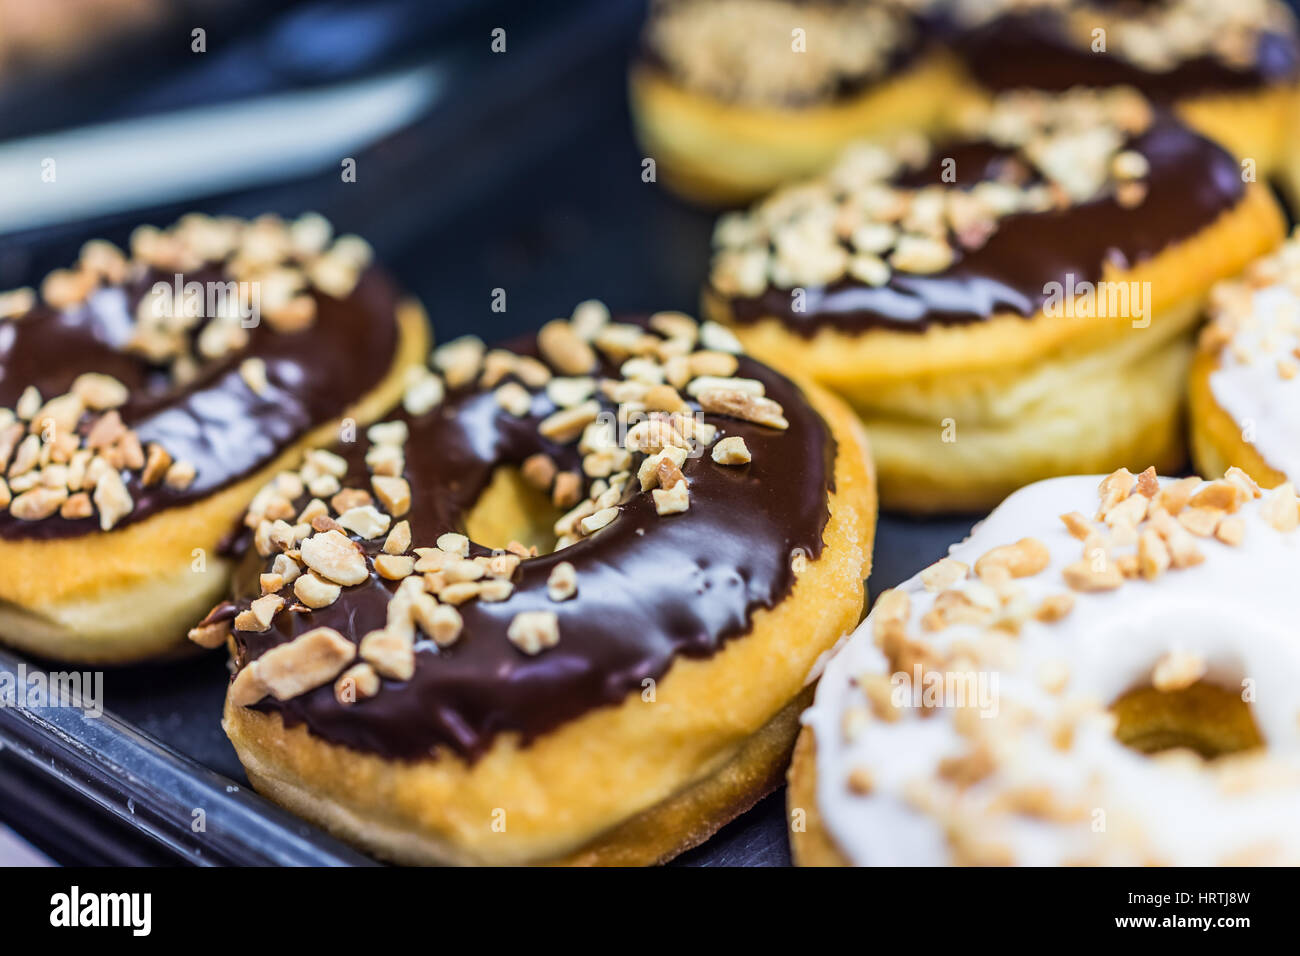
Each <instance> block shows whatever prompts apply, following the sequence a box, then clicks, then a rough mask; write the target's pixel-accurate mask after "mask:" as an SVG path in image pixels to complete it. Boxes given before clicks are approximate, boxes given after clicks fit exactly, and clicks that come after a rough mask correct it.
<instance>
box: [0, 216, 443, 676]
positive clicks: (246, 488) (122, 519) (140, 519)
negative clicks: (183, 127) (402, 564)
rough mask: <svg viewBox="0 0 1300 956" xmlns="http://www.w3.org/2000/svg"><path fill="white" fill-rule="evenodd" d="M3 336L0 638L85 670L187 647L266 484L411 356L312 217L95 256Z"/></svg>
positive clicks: (422, 337) (366, 281) (375, 283)
mask: <svg viewBox="0 0 1300 956" xmlns="http://www.w3.org/2000/svg"><path fill="white" fill-rule="evenodd" d="M0 316H3V317H2V318H0V425H3V430H2V431H0V466H3V467H4V469H5V471H4V478H3V479H0V500H2V502H3V504H4V506H5V507H4V510H3V512H0V559H2V561H3V565H4V567H5V569H6V573H5V574H4V575H3V581H2V582H0V637H3V639H5V640H6V641H8V642H10V643H13V644H15V645H17V646H19V647H22V648H24V649H26V650H29V651H31V652H33V653H36V654H40V655H42V656H47V657H56V658H62V659H69V660H85V661H97V662H98V661H102V662H118V661H127V660H132V659H138V658H142V657H147V656H151V655H154V654H158V653H162V652H165V651H167V650H168V649H169V648H175V647H184V646H185V645H184V634H185V629H186V627H187V626H188V625H189V624H191V623H192V622H193V618H194V614H195V611H196V609H201V608H203V607H205V606H208V605H209V604H210V603H211V601H212V600H213V598H214V597H215V596H217V595H219V594H221V593H222V592H223V591H224V590H225V589H226V587H227V582H228V575H229V562H228V561H227V560H225V559H223V558H222V557H221V556H220V555H219V554H218V553H217V552H218V547H217V546H218V544H219V542H220V540H221V539H222V538H223V537H224V536H225V535H226V534H227V533H228V532H229V531H230V530H231V528H232V527H234V526H235V525H236V524H237V522H238V518H239V516H240V514H242V512H243V510H244V509H245V508H246V507H247V504H248V501H249V499H250V498H251V497H252V493H253V491H254V490H255V489H256V488H257V487H258V486H260V484H262V483H263V482H264V481H265V477H264V474H263V473H264V472H265V471H266V470H267V469H268V468H272V467H274V466H277V465H281V466H282V465H283V463H287V462H291V461H293V460H295V459H296V458H297V456H298V455H300V454H301V452H302V449H303V448H304V447H306V446H307V445H309V444H311V443H315V442H320V441H323V440H328V439H329V438H330V437H332V436H333V434H334V433H335V429H336V428H337V427H338V422H339V421H340V420H341V419H343V418H344V417H348V416H352V417H355V418H358V419H360V420H361V421H363V422H364V421H368V420H370V419H371V418H373V416H374V415H375V414H376V413H377V412H378V411H379V410H381V409H382V408H384V407H386V406H387V405H388V404H389V403H390V402H391V401H392V400H393V399H394V397H395V396H396V395H397V394H400V390H401V387H402V375H401V372H402V371H403V369H404V367H405V366H407V365H410V364H411V363H412V362H417V361H418V360H419V356H420V355H421V354H422V353H423V351H424V349H425V347H426V346H425V342H426V341H427V335H426V332H425V327H424V320H423V317H422V314H421V312H420V310H419V308H418V306H416V305H414V304H412V303H409V302H405V303H404V302H402V301H400V299H399V296H398V293H397V291H396V289H395V287H394V286H393V284H392V282H391V281H390V280H389V279H388V277H387V276H385V275H384V273H383V272H382V271H381V270H380V269H379V268H378V267H376V266H374V265H372V264H371V263H370V252H369V248H368V247H367V246H366V245H365V243H364V242H362V241H361V240H360V239H357V238H356V237H346V236H344V237H340V238H338V239H337V240H333V241H332V242H331V230H330V227H329V224H328V223H327V222H325V220H323V219H321V218H320V217H319V216H305V217H303V218H302V219H299V220H298V221H296V222H295V223H292V224H286V223H284V222H282V221H280V220H279V219H275V218H272V217H264V218H262V219H259V220H256V221H254V222H251V223H244V222H240V221H237V220H228V219H210V218H208V217H202V216H197V215H196V216H188V217H186V218H185V219H183V220H181V222H180V223H178V224H177V225H176V226H175V227H173V228H172V229H170V230H168V231H165V232H164V231H160V230H157V229H153V228H151V227H142V228H141V229H139V230H137V231H136V233H135V234H134V235H133V237H132V255H131V257H130V258H129V259H128V258H127V256H126V255H125V254H123V253H121V252H119V251H118V250H117V249H116V248H115V247H114V246H112V245H111V244H109V243H106V242H102V241H95V242H91V243H88V244H87V245H86V246H85V248H84V249H83V252H82V256H81V259H80V261H79V262H78V263H77V265H76V266H75V267H74V268H73V269H70V270H60V271H57V272H55V273H52V274H51V275H50V276H49V277H47V279H46V280H45V282H44V284H43V286H42V289H41V294H40V296H39V297H38V296H37V295H36V294H35V293H34V292H32V291H31V290H18V291H17V292H12V293H7V294H5V295H4V296H0Z"/></svg>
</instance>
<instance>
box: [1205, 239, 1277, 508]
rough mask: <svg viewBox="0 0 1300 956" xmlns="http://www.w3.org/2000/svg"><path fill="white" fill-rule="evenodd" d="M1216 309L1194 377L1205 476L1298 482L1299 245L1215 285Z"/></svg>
mask: <svg viewBox="0 0 1300 956" xmlns="http://www.w3.org/2000/svg"><path fill="white" fill-rule="evenodd" d="M1211 310H1212V321H1211V323H1210V324H1209V325H1208V326H1207V327H1206V329H1205V331H1204V332H1203V333H1202V335H1201V343H1200V350H1199V354H1198V356H1197V359H1196V363H1195V365H1194V367H1193V372H1192V377H1191V407H1192V447H1193V451H1194V453H1195V456H1196V461H1197V466H1198V468H1199V470H1200V471H1201V473H1202V474H1222V472H1223V470H1224V468H1226V467H1227V466H1229V465H1236V466H1238V467H1240V468H1243V469H1245V470H1246V471H1247V472H1249V473H1250V474H1251V476H1252V477H1253V478H1255V479H1256V480H1257V481H1259V482H1260V483H1261V484H1263V485H1266V486H1272V485H1275V484H1277V483H1279V482H1281V481H1283V480H1285V479H1286V478H1287V477H1290V478H1291V479H1293V480H1300V239H1297V238H1292V239H1291V240H1290V241H1288V242H1287V243H1286V244H1285V245H1283V246H1282V248H1281V249H1280V250H1278V251H1277V252H1276V253H1275V254H1273V255H1271V256H1268V257H1266V258H1263V259H1260V260H1258V261H1256V262H1255V263H1253V264H1252V265H1251V267H1250V268H1249V269H1247V270H1246V272H1245V274H1244V275H1243V276H1242V277H1241V278H1240V279H1234V280H1231V281H1228V282H1222V283H1220V284H1219V285H1218V286H1216V287H1215V289H1214V293H1213V297H1212V305H1211Z"/></svg>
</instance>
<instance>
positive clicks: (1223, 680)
mask: <svg viewBox="0 0 1300 956" xmlns="http://www.w3.org/2000/svg"><path fill="white" fill-rule="evenodd" d="M1100 481H1101V478H1100V477H1075V478H1058V479H1054V480H1051V481H1044V482H1039V483H1037V484H1034V485H1030V486H1028V487H1026V488H1024V489H1022V490H1021V491H1018V492H1017V493H1015V494H1014V495H1012V496H1011V497H1010V498H1008V499H1007V500H1006V501H1005V502H1004V503H1003V504H1002V505H1001V506H1000V507H999V508H998V509H997V510H996V511H994V512H993V513H992V514H991V515H990V516H989V517H988V518H987V519H986V520H985V521H984V522H982V523H981V524H979V525H977V526H976V527H975V528H974V529H973V531H972V534H971V536H970V537H969V538H967V539H966V540H965V541H964V542H962V543H960V544H957V545H955V546H953V547H952V549H951V551H950V554H951V557H953V558H955V559H956V560H959V561H962V562H964V563H966V564H968V565H970V566H972V567H973V566H974V563H975V561H976V559H978V558H979V557H980V556H981V555H983V554H984V553H985V552H987V551H988V550H989V549H991V548H993V547H996V546H999V545H1005V544H1010V543H1013V542H1016V541H1018V540H1020V539H1021V538H1022V537H1027V536H1028V537H1035V538H1037V539H1039V540H1040V541H1041V542H1042V543H1043V544H1044V545H1046V546H1047V548H1048V549H1049V551H1050V553H1051V564H1050V566H1049V567H1048V568H1047V569H1046V570H1044V571H1042V572H1040V573H1039V574H1037V575H1033V576H1030V577H1026V578H1021V579H1018V580H1017V581H1016V582H1015V583H1016V584H1019V585H1022V586H1023V588H1024V591H1025V594H1026V595H1027V597H1028V598H1029V600H1030V602H1031V604H1032V605H1033V606H1037V604H1038V602H1039V601H1041V600H1042V599H1043V598H1045V597H1047V596H1049V595H1054V594H1061V593H1063V592H1066V591H1068V588H1067V587H1066V586H1065V584H1064V582H1063V580H1062V575H1061V570H1062V568H1064V567H1065V566H1066V565H1068V564H1072V563H1074V562H1077V561H1078V560H1079V559H1080V557H1081V554H1082V545H1081V543H1080V542H1079V541H1078V540H1077V539H1075V538H1073V537H1071V536H1070V534H1069V533H1068V531H1067V530H1066V528H1065V526H1064V524H1063V523H1062V522H1061V521H1060V520H1059V517H1058V516H1059V515H1061V514H1063V513H1065V512H1069V511H1080V512H1082V513H1083V514H1084V515H1086V516H1087V517H1089V518H1091V516H1092V514H1093V512H1094V511H1095V509H1096V508H1097V503H1098V496H1097V486H1098V484H1099V482H1100ZM1259 510H1260V502H1259V501H1252V502H1248V503H1247V504H1246V505H1244V506H1243V507H1242V509H1241V510H1240V511H1239V512H1238V517H1241V518H1242V519H1243V520H1244V522H1245V526H1246V531H1245V538H1244V541H1243V543H1242V544H1241V545H1239V546H1236V547H1232V546H1229V545H1226V544H1223V543H1221V542H1220V541H1218V540H1215V539H1213V538H1210V539H1206V538H1196V539H1195V540H1196V542H1197V544H1198V546H1199V547H1200V549H1201V551H1202V552H1203V553H1204V554H1205V561H1204V563H1202V564H1200V565H1196V566H1193V567H1189V568H1184V569H1177V570H1175V569H1171V570H1169V571H1167V572H1166V573H1165V574H1163V575H1162V576H1160V577H1159V578H1158V579H1156V580H1155V581H1145V580H1139V579H1135V580H1129V581H1126V582H1125V583H1124V585H1123V586H1122V587H1120V588H1119V589H1118V590H1115V591H1109V592H1095V593H1082V594H1077V595H1076V604H1075V606H1074V609H1073V610H1072V611H1071V612H1070V613H1069V614H1068V615H1066V616H1065V617H1064V618H1063V619H1061V620H1059V621H1056V622H1053V623H1043V622H1040V621H1037V620H1034V619H1030V620H1029V621H1027V622H1026V623H1025V624H1024V626H1023V629H1022V631H1021V633H1020V635H1019V636H1018V637H1008V638H1006V639H1005V642H1004V643H1005V646H1006V647H1007V648H1008V651H1007V658H1006V659H1005V660H1004V661H1003V662H1002V663H1001V665H1000V666H999V667H997V668H996V673H997V677H996V680H997V691H998V693H997V695H996V703H997V709H998V717H996V718H993V722H994V723H997V724H998V725H999V727H998V732H997V733H996V734H994V739H996V740H998V741H1000V742H1002V743H1003V744H1004V745H1005V746H1001V747H1000V749H999V757H1000V760H999V762H998V766H997V769H996V770H995V771H994V772H993V774H992V775H991V776H990V777H987V778H986V779H984V780H981V781H980V782H979V783H976V784H975V785H973V786H971V787H969V788H968V789H967V790H965V791H960V790H958V789H956V788H955V787H953V786H951V784H949V783H947V782H945V781H943V780H942V779H940V776H939V774H938V765H939V762H940V761H941V760H942V759H943V758H945V757H951V756H957V755H960V754H962V753H965V752H967V749H968V748H967V745H966V741H965V740H964V738H962V737H961V736H960V735H959V734H958V733H957V730H956V728H955V727H954V724H953V717H954V713H955V709H953V708H940V709H937V710H935V711H932V715H931V716H929V717H927V718H925V719H921V718H920V717H919V716H918V714H917V712H916V711H914V710H911V711H909V710H906V709H905V711H904V714H903V716H902V718H901V719H900V720H898V721H897V722H892V723H890V722H885V721H882V720H879V719H872V720H871V721H870V722H869V723H867V725H866V727H865V729H863V730H862V731H861V732H860V733H859V734H857V735H856V737H854V739H853V740H852V741H849V740H848V739H847V735H846V734H845V732H844V730H843V715H844V713H845V711H846V710H847V709H849V708H853V709H855V710H858V709H865V698H864V696H863V694H862V692H861V690H860V689H859V687H858V686H857V685H855V684H854V683H853V682H852V681H851V678H852V677H853V675H857V674H863V673H875V674H884V673H886V672H887V670H888V663H887V661H886V659H885V657H884V655H882V654H881V652H880V651H879V650H878V649H877V647H876V646H875V644H874V642H873V639H872V623H873V619H874V618H875V616H876V613H877V612H876V611H873V613H872V615H871V616H870V617H868V618H867V620H866V621H865V622H864V623H863V625H862V626H861V627H860V628H859V629H858V630H857V631H856V632H854V634H853V635H852V636H851V637H850V638H849V640H848V641H847V642H846V643H845V645H844V646H843V647H842V648H841V650H840V652H839V654H838V655H837V656H836V657H835V658H834V659H833V660H832V661H831V662H830V664H829V665H828V666H827V668H826V671H825V673H824V675H823V676H822V679H821V684H820V686H819V688H818V691H817V696H816V700H815V703H814V704H813V706H812V707H811V708H810V709H809V710H808V712H807V713H806V714H805V715H804V722H805V723H806V724H807V725H809V726H811V727H812V728H813V730H814V732H815V734H816V742H817V758H816V765H817V805H818V809H819V811H820V813H821V818H822V820H823V821H824V825H825V826H826V827H827V829H828V831H829V833H830V835H831V836H832V838H833V840H834V842H835V844H836V845H837V846H838V847H839V848H840V849H841V850H842V851H843V853H844V854H846V856H847V857H848V858H849V859H850V860H851V861H852V862H853V863H856V864H873V865H899V864H912V865H917V864H921V865H938V864H944V863H948V862H951V853H952V850H951V843H950V841H949V838H948V834H949V833H950V832H951V830H950V829H949V828H948V827H951V826H952V825H953V824H954V821H957V825H961V824H962V822H963V821H964V822H965V823H966V824H967V825H968V827H969V828H970V832H976V833H978V834H979V836H980V838H981V839H987V840H989V841H992V842H995V843H996V844H997V845H998V846H1000V847H1005V848H1009V849H1010V850H1011V851H1012V855H1013V858H1014V860H1015V862H1018V863H1022V864H1030V865H1057V864H1061V863H1066V862H1074V861H1079V860H1085V859H1086V860H1092V861H1096V862H1105V863H1144V862H1149V861H1152V860H1158V861H1161V862H1165V863H1171V864H1189V865H1190V864H1214V863H1220V862H1222V861H1223V860H1224V859H1225V857H1228V856H1229V855H1230V854H1232V853H1234V852H1236V851H1241V850H1244V849H1250V848H1259V847H1264V848H1268V849H1270V850H1273V851H1276V852H1277V853H1278V854H1279V855H1280V856H1281V857H1282V858H1283V859H1285V860H1288V861H1291V862H1295V861H1297V860H1300V813H1297V812H1296V808H1297V806H1300V723H1298V721H1297V717H1298V716H1300V690H1298V689H1300V633H1297V629H1296V626H1295V622H1296V612H1295V595H1296V591H1297V585H1300V531H1293V532H1289V533H1282V532H1279V531H1277V530H1275V529H1274V528H1273V527H1271V526H1270V525H1269V524H1267V523H1266V522H1265V521H1264V519H1263V518H1262V517H1261V516H1260V513H1259ZM973 584H974V580H973V579H972V580H970V581H968V582H966V583H965V584H962V585H959V587H962V588H967V587H969V586H972V585H973ZM901 589H902V590H904V591H906V592H907V593H908V594H909V596H910V598H911V611H910V617H909V620H908V633H909V634H915V635H917V636H918V637H924V639H925V640H926V641H928V642H929V643H931V644H933V645H935V646H936V647H938V648H939V649H941V650H942V649H947V648H949V647H951V646H952V643H953V642H955V641H959V640H972V639H974V638H975V637H976V636H978V635H979V634H980V633H982V629H977V628H976V627H973V626H971V625H953V626H950V627H948V628H945V629H943V630H941V631H937V632H934V633H926V632H924V631H922V629H921V627H920V624H919V621H920V618H921V616H922V615H923V614H925V612H926V611H928V610H929V609H930V608H931V607H932V606H933V604H934V599H935V594H932V593H928V592H926V590H925V589H924V587H923V585H922V583H921V580H920V576H919V575H918V576H917V577H914V578H912V579H911V580H909V581H907V582H906V583H905V584H903V585H901ZM1178 650H1182V651H1187V652H1192V653H1196V654H1200V655H1202V656H1203V657H1204V659H1205V661H1206V662H1207V664H1208V671H1207V674H1206V678H1207V680H1210V681H1213V682H1215V683H1217V684H1220V685H1222V686H1224V687H1229V688H1232V687H1236V686H1241V682H1242V681H1243V680H1245V679H1247V678H1249V679H1250V680H1251V681H1253V685H1254V687H1253V689H1254V694H1255V700H1254V702H1253V704H1252V705H1251V706H1252V708H1253V714H1254V718H1255V722H1256V724H1257V726H1258V728H1259V730H1260V733H1261V735H1262V736H1263V738H1264V740H1265V743H1266V746H1265V748H1263V749H1262V750H1257V751H1253V752H1251V753H1250V754H1249V755H1247V754H1241V755H1235V756H1232V757H1226V758H1221V759H1220V760H1217V761H1211V762H1203V761H1201V760H1200V759H1199V758H1191V759H1181V760H1173V759H1168V758H1164V757H1149V756H1145V755H1143V754H1140V753H1138V752H1136V751H1134V750H1131V749H1129V748H1128V747H1125V746H1124V745H1123V744H1121V743H1120V742H1119V741H1118V740H1117V739H1115V737H1114V735H1113V727H1112V725H1111V724H1110V723H1109V721H1108V720H1107V719H1106V716H1105V714H1104V712H1098V713H1097V715H1096V716H1094V717H1090V718H1087V719H1085V720H1084V721H1082V722H1081V723H1080V724H1079V725H1078V727H1077V729H1076V732H1075V737H1074V745H1073V747H1072V749H1070V750H1068V751H1065V750H1062V749H1059V748H1058V747H1057V746H1054V745H1053V743H1052V742H1051V739H1050V727H1051V726H1052V721H1053V718H1054V717H1056V716H1058V715H1059V714H1060V713H1061V711H1062V709H1063V708H1064V707H1065V706H1066V702H1067V701H1069V700H1071V699H1072V698H1075V697H1078V696H1083V697H1087V698H1092V699H1094V700H1095V701H1097V702H1098V703H1100V704H1101V705H1102V706H1103V707H1104V706H1107V705H1109V704H1110V703H1112V702H1113V701H1114V700H1115V699H1116V698H1117V697H1119V696H1120V695H1121V694H1123V693H1124V692H1125V691H1127V690H1130V689H1132V688H1134V687H1137V686H1146V685H1149V684H1150V682H1151V673H1152V669H1153V667H1154V666H1155V664H1156V663H1157V661H1159V660H1160V659H1161V658H1162V657H1163V656H1164V655H1166V654H1167V653H1168V652H1170V651H1178ZM1058 661H1063V662H1065V663H1066V665H1068V668H1069V675H1070V676H1069V683H1068V685H1067V686H1066V689H1065V691H1064V692H1063V693H1060V694H1052V693H1050V692H1049V691H1048V690H1046V689H1044V687H1043V686H1042V684H1041V683H1040V681H1039V680H1038V675H1040V674H1041V668H1042V667H1043V665H1045V664H1048V663H1052V662H1058ZM1020 708H1023V709H1025V710H1026V711H1027V712H1028V713H1029V714H1031V715H1032V716H1031V718H1030V720H1029V721H1028V723H1027V724H1025V725H1022V726H1021V729H1020V730H1019V731H1016V730H1014V728H1012V727H1011V726H1007V728H1006V730H1007V733H1006V735H1005V736H1003V735H1002V726H1001V725H1002V724H1008V725H1009V724H1010V723H1011V722H1012V717H1011V715H1012V714H1014V713H1015V712H1016V711H1017V710H1018V709H1020ZM858 767H864V768H866V769H868V770H869V771H870V773H871V776H872V778H873V786H872V789H871V791H870V792H869V793H868V794H867V795H859V794H855V793H854V792H852V791H851V790H850V788H849V787H848V786H847V785H846V781H847V780H848V778H849V775H850V773H851V771H852V770H853V769H854V768H858ZM1253 771H1258V772H1259V773H1260V774H1261V776H1260V778H1259V779H1256V777H1255V776H1254V775H1253V773H1248V772H1253ZM1243 774H1247V778H1248V779H1249V780H1250V781H1252V783H1251V785H1250V786H1245V787H1240V784H1241V781H1242V780H1243V776H1242V775H1243ZM1230 779H1231V780H1232V781H1233V782H1234V783H1235V784H1237V785H1238V786H1239V789H1240V790H1242V792H1232V793H1229V792H1225V784H1226V783H1227V782H1228V781H1229V780H1230ZM1042 785H1046V786H1048V787H1050V788H1051V790H1052V792H1053V793H1054V794H1055V795H1057V796H1058V797H1060V798H1062V799H1063V800H1065V801H1067V802H1071V803H1075V804H1077V805H1079V806H1081V807H1082V808H1084V810H1085V811H1086V814H1087V815H1086V818H1084V819H1082V820H1078V821H1072V822H1051V821H1048V820H1045V819H1042V818H1038V817H1031V816H1027V815H1023V814H1014V813H1009V812H1005V811H997V812H994V811H991V810H990V809H989V805H990V801H992V800H993V799H994V798H995V797H996V795H997V794H998V793H1000V792H1002V791H1003V790H1005V789H1006V788H1008V787H1013V786H1033V787H1037V786H1042ZM917 788H919V789H920V790H922V791H924V792H927V793H929V794H931V795H932V797H933V798H934V800H935V801H936V802H937V805H938V806H940V807H941V808H942V809H940V810H932V809H925V810H923V809H920V808H918V806H917V804H916V802H915V801H914V800H913V801H910V800H909V799H908V797H907V795H906V794H908V793H912V792H915V790H916V789H917ZM1097 811H1102V812H1103V813H1104V817H1103V818H1102V819H1104V825H1105V828H1104V830H1101V831H1097V830H1095V829H1094V823H1095V822H1096V821H1097V820H1098V817H1097Z"/></svg>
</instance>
